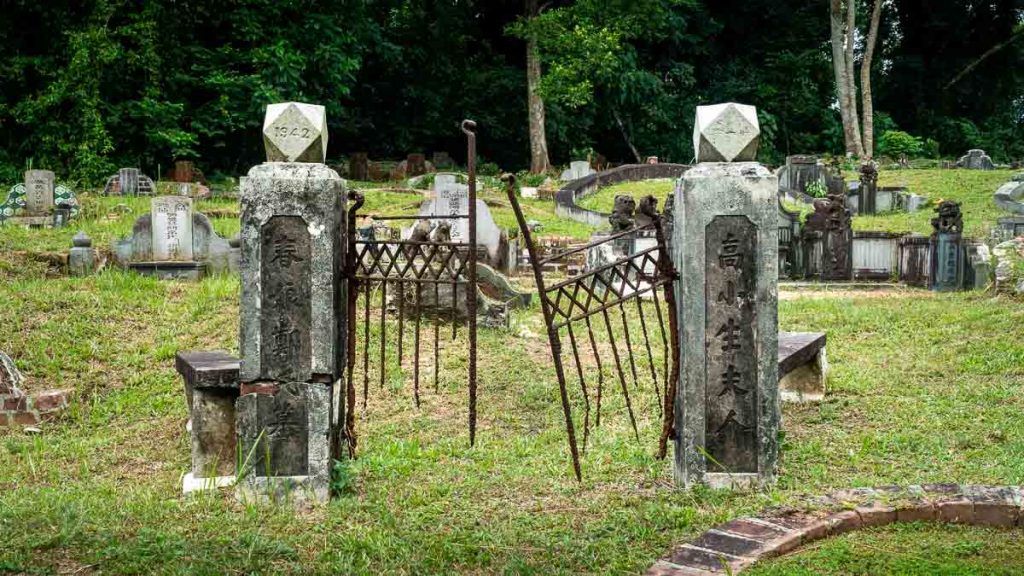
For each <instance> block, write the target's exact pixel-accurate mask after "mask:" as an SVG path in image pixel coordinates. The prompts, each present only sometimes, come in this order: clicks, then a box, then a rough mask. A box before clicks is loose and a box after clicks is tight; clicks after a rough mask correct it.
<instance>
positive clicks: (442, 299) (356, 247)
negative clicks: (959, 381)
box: [346, 120, 478, 454]
mask: <svg viewBox="0 0 1024 576" xmlns="http://www.w3.org/2000/svg"><path fill="white" fill-rule="evenodd" d="M462 130H463V132H464V133H465V134H466V136H467V139H468V153H469V161H468V173H469V174H468V175H469V203H468V204H469V206H468V209H467V211H466V213H464V214H445V215H444V216H443V218H442V219H443V220H458V219H467V220H468V221H469V234H468V238H467V241H466V242H452V241H450V238H449V237H448V232H449V230H448V229H446V228H444V227H443V226H442V225H438V226H434V228H433V230H431V231H430V236H431V237H430V239H427V240H415V239H406V240H396V239H391V238H383V239H377V238H375V237H368V238H359V237H358V234H357V230H356V222H357V220H358V218H360V217H365V216H371V217H372V218H373V219H374V220H375V221H407V222H416V223H417V225H419V224H423V225H428V223H427V220H426V219H424V217H422V216H420V215H419V214H415V215H389V216H380V215H375V216H373V215H367V214H360V213H359V210H360V208H362V206H363V203H364V200H365V198H364V197H363V194H362V193H360V192H358V191H353V192H350V194H349V200H350V201H351V202H352V205H351V206H350V207H349V247H348V251H349V258H348V263H349V266H348V270H347V274H348V279H349V282H348V331H349V338H348V351H347V353H348V368H347V380H348V382H347V390H346V396H347V400H348V402H347V405H348V406H350V407H352V409H349V410H348V411H347V422H346V435H347V437H348V438H349V439H350V441H349V444H350V446H349V450H350V452H351V453H353V454H354V449H355V410H354V408H355V406H356V405H357V402H358V400H357V395H358V392H357V388H358V387H360V386H361V388H362V396H363V398H362V405H363V409H364V410H365V409H366V406H367V398H368V396H369V393H370V384H371V380H374V381H375V383H376V384H377V385H378V386H379V387H380V388H383V387H384V385H385V382H386V380H387V370H388V358H389V354H390V352H389V349H388V334H389V333H391V334H394V335H395V338H393V339H394V340H397V341H396V342H395V343H396V349H395V350H394V351H393V353H394V354H396V355H397V360H398V364H399V366H400V369H401V365H402V362H403V361H404V360H405V359H407V358H408V355H409V354H410V350H409V347H410V346H411V355H412V361H413V364H412V370H413V398H414V401H415V403H416V406H417V407H418V406H419V405H420V393H421V391H422V387H421V382H422V380H423V378H424V374H425V373H426V368H427V367H428V366H429V367H430V370H431V371H432V372H433V374H432V378H433V388H434V391H435V392H437V391H438V388H439V379H438V377H439V374H440V366H441V362H440V360H441V358H440V355H441V341H442V339H443V338H444V337H446V336H447V333H448V332H449V328H450V338H451V340H455V339H456V338H457V336H458V331H459V325H460V324H461V323H463V322H465V323H466V324H467V328H468V331H469V367H468V374H467V390H468V393H469V441H470V444H474V443H475V442H476V420H477V378H476V372H477V370H476V368H477V363H476V355H477V351H476V331H477V313H476V312H477V310H476V308H477V300H476V297H475V296H476V294H477V275H476V263H477V257H478V254H477V250H478V247H477V246H476V134H475V130H476V123H474V122H473V121H472V120H466V121H464V122H463V124H462ZM389 295H390V297H389ZM389 316H390V317H391V318H389ZM424 324H426V325H427V326H426V327H424ZM442 324H448V325H449V326H446V327H445V328H444V329H442ZM374 326H376V328H377V330H376V331H377V334H378V339H379V342H377V343H373V342H372V340H373V338H372V337H371V331H372V330H371V329H372V328H373V327H374ZM425 332H426V334H424V333H425ZM407 338H408V340H407ZM428 338H429V340H430V342H429V343H426V341H427V340H428ZM424 346H429V348H430V349H427V350H426V353H427V354H428V355H430V356H431V359H430V364H427V363H426V362H425V360H426V359H425V358H424V354H423V352H424V350H423V348H424Z"/></svg>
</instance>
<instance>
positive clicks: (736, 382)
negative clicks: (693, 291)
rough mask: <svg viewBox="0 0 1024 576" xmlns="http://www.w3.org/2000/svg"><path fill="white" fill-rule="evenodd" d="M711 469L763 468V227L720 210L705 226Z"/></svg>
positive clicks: (739, 470)
mask: <svg viewBox="0 0 1024 576" xmlns="http://www.w3.org/2000/svg"><path fill="white" fill-rule="evenodd" d="M705 255H706V257H707V260H706V263H705V280H704V282H705V283H704V288H705V323H706V324H705V333H704V334H705V335H704V338H705V341H704V346H705V365H704V368H705V377H706V385H705V400H706V413H705V426H706V428H705V435H704V441H705V449H706V450H707V453H708V455H709V456H710V458H708V463H707V467H708V472H737V473H745V472H757V396H758V394H757V357H758V354H757V352H758V350H757V342H756V334H755V329H754V325H755V321H756V318H755V314H754V295H755V289H756V274H757V260H756V258H757V228H756V227H755V226H754V224H753V223H752V222H751V221H750V220H748V219H747V218H746V217H744V216H717V217H715V219H714V220H712V221H711V223H710V224H708V225H707V228H706V231H705Z"/></svg>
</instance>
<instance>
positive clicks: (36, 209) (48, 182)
mask: <svg viewBox="0 0 1024 576" xmlns="http://www.w3.org/2000/svg"><path fill="white" fill-rule="evenodd" d="M55 178H56V177H55V176H54V174H53V172H51V171H49V170H28V171H26V172H25V208H26V210H27V212H28V214H29V215H30V216H38V215H42V214H48V213H49V212H50V211H51V210H53V205H54V204H53V193H54V185H55Z"/></svg>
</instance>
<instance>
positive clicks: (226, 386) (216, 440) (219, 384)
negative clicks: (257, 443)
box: [174, 351, 241, 494]
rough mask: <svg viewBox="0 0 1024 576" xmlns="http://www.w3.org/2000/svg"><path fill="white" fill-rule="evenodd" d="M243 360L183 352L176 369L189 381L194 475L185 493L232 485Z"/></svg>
mask: <svg viewBox="0 0 1024 576" xmlns="http://www.w3.org/2000/svg"><path fill="white" fill-rule="evenodd" d="M240 365H241V361H240V360H239V359H238V358H235V357H234V356H232V355H230V354H228V353H227V352H221V351H216V352H179V353H178V354H177V356H176V357H175V361H174V367H175V369H177V371H178V373H179V374H181V376H182V378H183V379H184V380H185V398H186V400H187V402H188V411H189V418H190V427H191V433H192V472H191V473H189V474H186V475H185V479H184V481H183V486H182V488H183V490H184V492H185V493H186V494H187V493H189V492H193V491H195V490H201V489H204V488H213V487H217V486H224V485H229V484H231V483H233V482H234V479H235V468H236V463H237V448H236V446H237V441H236V435H235V400H237V399H238V394H239V386H238V371H239V367H240Z"/></svg>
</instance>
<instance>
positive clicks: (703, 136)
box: [693, 102, 761, 162]
mask: <svg viewBox="0 0 1024 576" xmlns="http://www.w3.org/2000/svg"><path fill="white" fill-rule="evenodd" d="M760 136H761V126H760V124H758V122H757V108H754V107H753V106H747V105H746V104H735V103H732V102H729V103H727V104H715V105H713V106H697V120H696V122H694V125H693V152H694V155H695V156H696V158H697V162H752V161H754V159H755V158H756V157H757V145H758V143H759V142H760Z"/></svg>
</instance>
